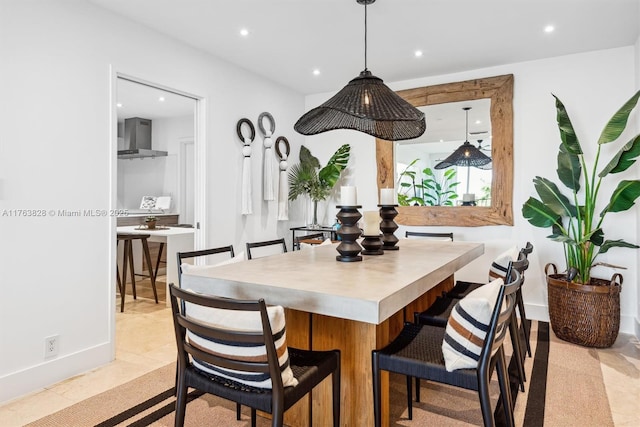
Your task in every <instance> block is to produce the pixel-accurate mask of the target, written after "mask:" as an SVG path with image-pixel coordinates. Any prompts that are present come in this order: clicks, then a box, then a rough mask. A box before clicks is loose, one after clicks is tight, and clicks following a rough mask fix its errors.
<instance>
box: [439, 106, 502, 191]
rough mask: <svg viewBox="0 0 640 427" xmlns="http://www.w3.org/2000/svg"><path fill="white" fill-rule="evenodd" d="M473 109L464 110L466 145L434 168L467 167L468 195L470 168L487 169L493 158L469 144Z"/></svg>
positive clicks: (466, 108) (465, 108)
mask: <svg viewBox="0 0 640 427" xmlns="http://www.w3.org/2000/svg"><path fill="white" fill-rule="evenodd" d="M470 109H471V107H464V108H463V110H464V111H465V112H466V114H467V118H466V126H465V134H464V144H462V145H461V146H460V147H458V148H457V149H456V151H454V152H453V153H451V154H450V155H449V156H448V157H447V158H446V159H444V160H443V161H441V162H440V163H438V164H437V165H435V166H434V168H435V169H446V168H450V167H453V166H466V167H467V193H468V192H469V168H470V167H471V166H473V167H476V168H480V169H485V166H487V165H489V164H491V157H489V156H487V155H486V154H484V153H483V152H482V151H480V150H479V149H478V148H477V147H476V146H475V145H471V144H470V143H469V138H468V136H469V110H470Z"/></svg>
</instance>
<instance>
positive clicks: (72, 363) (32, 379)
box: [0, 343, 113, 403]
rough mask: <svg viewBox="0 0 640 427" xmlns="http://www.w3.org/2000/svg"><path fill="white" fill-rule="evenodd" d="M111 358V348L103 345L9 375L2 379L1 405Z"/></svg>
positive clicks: (105, 344)
mask: <svg viewBox="0 0 640 427" xmlns="http://www.w3.org/2000/svg"><path fill="white" fill-rule="evenodd" d="M112 359H113V351H112V349H111V346H110V345H109V343H104V344H100V345H98V346H95V347H92V348H89V349H85V350H83V351H79V352H77V353H74V354H68V355H65V356H62V357H58V358H56V359H52V360H47V361H46V362H44V363H42V364H40V365H36V366H31V367H29V368H26V369H24V370H21V371H18V372H13V373H10V374H8V375H5V376H3V377H1V378H0V403H5V402H7V401H9V400H13V399H15V398H18V397H22V396H24V395H27V394H30V393H33V392H36V391H40V390H43V389H45V388H46V387H49V386H51V385H53V384H55V383H58V382H60V381H62V380H66V379H67V378H71V377H73V376H75V375H79V374H82V373H85V372H87V371H90V370H92V369H95V368H97V367H99V366H102V365H105V364H107V363H109V362H110V361H111V360H112Z"/></svg>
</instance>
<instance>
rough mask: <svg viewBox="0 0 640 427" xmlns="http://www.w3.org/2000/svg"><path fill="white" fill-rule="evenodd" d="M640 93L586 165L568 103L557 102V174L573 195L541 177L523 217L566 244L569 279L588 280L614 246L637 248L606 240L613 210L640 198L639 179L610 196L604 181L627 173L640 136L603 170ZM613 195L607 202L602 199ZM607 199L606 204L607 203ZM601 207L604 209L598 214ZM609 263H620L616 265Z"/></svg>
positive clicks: (623, 183) (605, 132)
mask: <svg viewBox="0 0 640 427" xmlns="http://www.w3.org/2000/svg"><path fill="white" fill-rule="evenodd" d="M639 97H640V91H639V92H637V93H636V94H635V95H634V96H633V97H631V99H629V100H628V101H627V102H626V103H625V104H624V105H623V106H622V107H621V108H620V109H619V110H618V111H617V112H616V113H615V114H614V115H613V117H612V118H611V120H609V122H608V123H607V125H606V126H605V128H604V129H603V131H602V133H601V134H600V138H599V139H598V147H597V151H596V154H595V159H594V160H593V163H592V164H591V165H589V164H587V160H586V159H585V156H584V153H583V151H582V147H581V145H580V142H579V141H578V137H577V135H576V132H575V131H574V128H573V125H572V124H571V120H570V119H569V115H568V113H567V111H566V109H565V106H564V104H563V103H562V102H561V101H560V100H559V99H558V98H557V97H556V96H555V95H554V98H555V100H556V111H557V122H558V128H559V129H560V139H561V143H560V148H559V150H558V154H557V160H558V169H557V173H558V178H559V180H560V182H562V184H564V186H565V187H567V188H568V190H569V191H568V196H567V195H565V194H564V193H563V192H562V191H560V188H558V186H557V185H556V184H555V183H553V182H552V181H550V180H548V179H546V178H542V177H539V176H536V177H535V178H534V180H533V183H534V186H535V189H536V192H537V193H538V196H539V198H538V199H537V198H534V197H531V198H529V199H528V200H527V201H526V202H525V204H524V206H523V207H522V214H523V215H524V217H525V218H526V219H527V220H528V221H529V222H530V223H531V224H532V225H534V226H536V227H543V228H547V227H551V229H552V233H551V235H549V236H548V237H549V238H550V239H551V240H553V241H556V242H560V243H562V244H563V245H564V249H565V262H566V266H567V272H568V274H567V276H568V279H569V280H574V281H575V282H578V283H583V284H589V283H590V282H591V269H592V268H593V267H594V266H596V265H598V263H596V258H597V257H598V256H599V255H601V254H604V253H606V252H607V251H608V250H609V249H611V248H615V247H622V248H638V246H637V245H635V244H632V243H628V242H626V241H624V240H622V239H616V240H609V239H605V231H604V228H603V222H604V219H605V218H606V217H607V215H608V214H609V213H615V212H623V211H626V210H628V209H630V208H631V207H632V206H634V201H635V200H636V199H637V198H638V196H640V180H638V179H632V180H620V181H619V182H618V183H617V187H616V188H615V190H614V191H613V192H612V193H611V194H606V195H604V194H601V184H602V180H603V179H604V178H606V177H609V176H612V175H614V174H618V173H620V172H624V171H626V170H627V169H629V167H631V166H632V165H633V164H634V163H635V161H636V158H637V157H638V156H639V155H640V135H636V136H634V137H633V138H631V139H630V140H629V141H628V142H627V143H626V144H624V146H622V148H620V150H619V151H618V152H617V153H616V154H615V155H614V156H613V158H612V159H611V160H610V161H609V162H608V163H607V164H606V165H605V166H604V167H603V168H602V169H601V170H599V169H598V164H599V161H600V151H601V148H602V146H603V145H605V144H609V143H611V142H614V141H616V140H618V138H619V137H620V136H621V134H622V132H623V131H624V130H625V128H626V125H627V121H628V119H629V115H630V113H631V111H632V110H633V109H634V108H635V106H636V104H637V102H638V98H639ZM604 197H608V200H606V199H605V200H602V199H603V198H604ZM605 201H606V205H605V204H604V202H605ZM598 209H601V210H600V211H599V212H598ZM609 266H610V267H615V266H611V265H609Z"/></svg>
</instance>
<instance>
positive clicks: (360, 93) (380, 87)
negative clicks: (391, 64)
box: [294, 0, 426, 141]
mask: <svg viewBox="0 0 640 427" xmlns="http://www.w3.org/2000/svg"><path fill="white" fill-rule="evenodd" d="M356 1H357V2H358V3H359V4H363V5H364V70H363V71H362V72H361V73H360V75H359V76H358V77H356V78H354V79H353V80H351V81H350V82H349V83H348V84H347V85H346V86H345V87H344V88H343V89H342V90H341V91H340V92H338V93H337V94H335V95H334V96H333V97H332V98H331V99H329V100H328V101H327V102H325V103H324V104H322V105H320V106H319V107H316V108H314V109H312V110H310V111H308V112H307V113H306V114H304V115H303V116H302V117H300V119H298V121H297V122H296V124H295V125H294V129H295V130H296V131H297V132H299V133H301V134H303V135H316V134H319V133H322V132H327V131H330V130H335V129H353V130H357V131H360V132H364V133H367V134H369V135H372V136H375V137H376V138H380V139H386V140H388V141H401V140H405V139H413V138H417V137H419V136H420V135H422V134H423V133H424V131H425V129H426V124H425V119H424V113H423V112H422V111H420V110H418V109H417V108H415V107H414V106H413V105H411V104H409V103H408V102H407V101H405V100H404V99H402V98H401V97H400V96H399V95H398V94H397V93H395V92H394V91H392V90H391V89H389V88H388V87H387V86H386V85H385V84H384V83H383V81H382V79H381V78H379V77H376V76H374V75H373V74H371V71H369V70H368V69H367V5H368V4H371V3H373V2H375V0H356Z"/></svg>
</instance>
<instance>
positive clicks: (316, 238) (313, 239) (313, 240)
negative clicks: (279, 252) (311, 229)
mask: <svg viewBox="0 0 640 427" xmlns="http://www.w3.org/2000/svg"><path fill="white" fill-rule="evenodd" d="M325 237H326V236H325V235H324V233H311V234H305V235H304V236H296V238H295V240H294V241H293V250H296V249H301V247H302V245H301V243H308V244H316V245H317V244H320V243H322V242H324V239H325Z"/></svg>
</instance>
